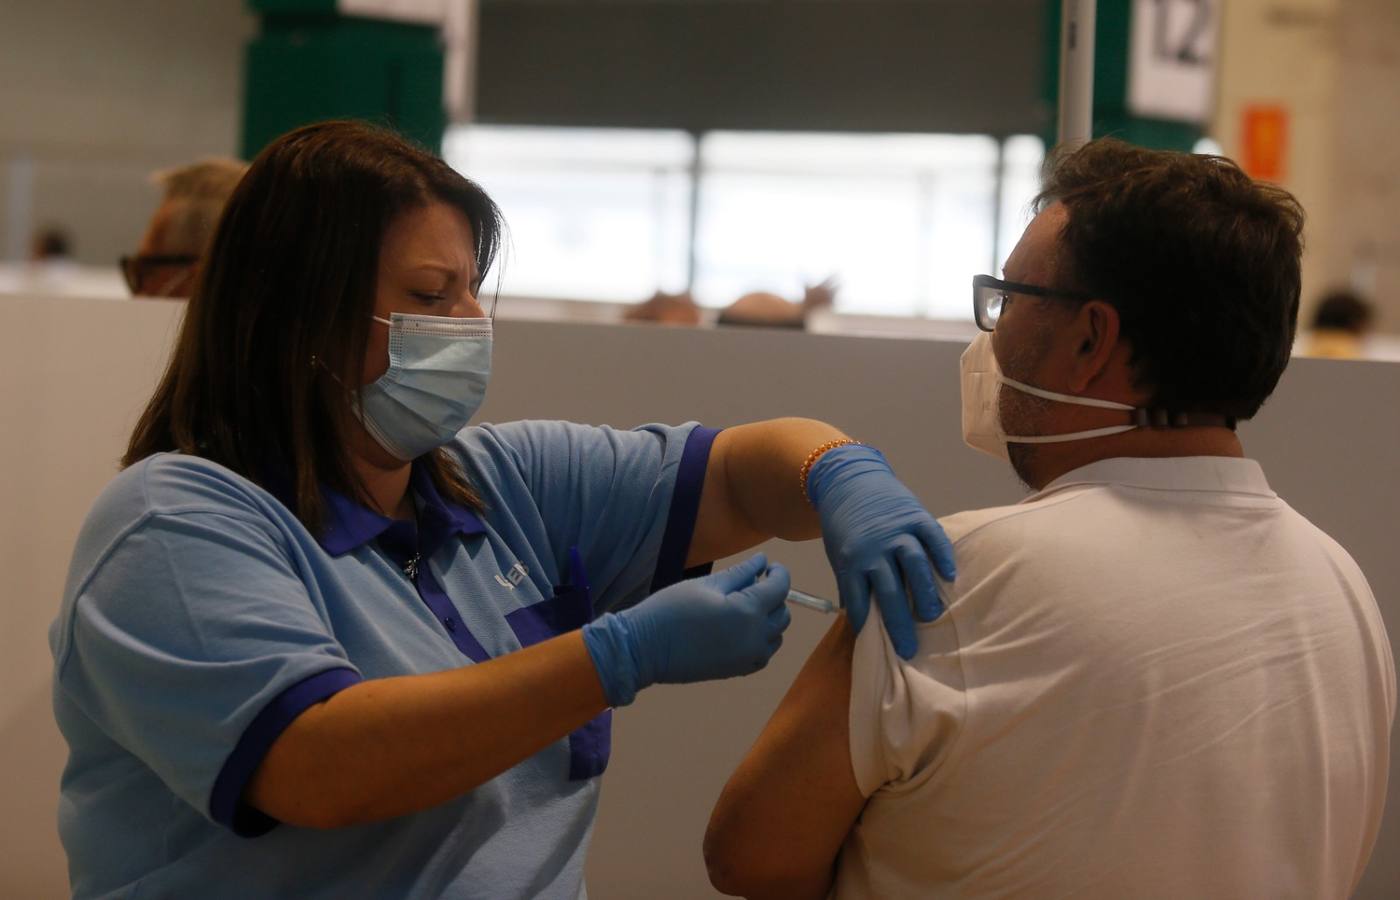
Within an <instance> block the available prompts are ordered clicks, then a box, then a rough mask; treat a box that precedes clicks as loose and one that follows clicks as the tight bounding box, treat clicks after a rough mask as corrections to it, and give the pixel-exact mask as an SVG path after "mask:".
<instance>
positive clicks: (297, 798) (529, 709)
mask: <svg viewBox="0 0 1400 900" xmlns="http://www.w3.org/2000/svg"><path fill="white" fill-rule="evenodd" d="M606 707H607V700H606V699H605V697H604V696H603V688H602V684H601V683H600V682H599V680H598V675H597V671H596V670H595V668H594V666H593V661H592V659H591V658H590V657H589V654H588V649H587V648H586V647H585V646H584V642H583V636H582V633H581V632H573V633H571V634H567V635H563V636H561V637H557V638H554V639H552V640H549V641H545V642H543V643H540V644H536V645H535V646H533V647H529V648H527V649H525V650H521V651H518V652H516V653H511V654H508V655H506V656H503V657H500V658H498V659H493V660H491V661H489V662H486V663H482V664H480V665H475V666H467V667H464V668H460V669H452V670H449V671H445V672H437V673H433V674H430V675H411V676H403V677H398V678H382V679H375V680H371V681H365V682H361V683H360V684H357V685H355V686H353V687H350V688H347V689H346V690H344V691H341V692H340V693H338V694H336V695H335V696H333V697H331V698H330V699H329V700H327V701H326V702H325V703H321V704H318V705H316V706H313V707H311V708H310V709H308V710H306V712H304V713H302V715H301V716H299V717H298V718H297V719H296V721H294V722H293V723H292V724H291V725H290V726H289V727H288V728H287V730H286V731H285V732H283V734H282V736H281V737H280V738H278V740H277V742H276V743H274V744H273V746H272V748H271V749H270V750H269V751H268V753H267V756H266V757H264V759H263V762H262V765H261V767H260V768H259V769H258V771H257V773H256V774H255V775H254V777H253V780H252V781H251V783H250V784H249V786H248V790H247V799H248V800H249V802H251V803H252V805H254V806H255V807H257V808H258V809H261V810H262V811H264V812H266V813H267V814H268V815H271V816H273V817H274V818H277V819H279V820H281V821H284V822H289V823H292V824H297V825H307V826H311V827H338V826H343V825H352V824H356V823H360V822H369V821H376V820H379V819H386V818H390V817H393V816H398V815H403V814H405V813H409V812H415V811H417V810H421V809H426V808H428V807H431V806H436V805H437V804H439V803H443V802H445V801H447V800H450V799H451V798H453V797H456V796H458V795H460V794H463V793H465V792H467V791H469V790H471V789H472V788H475V787H477V786H479V785H481V784H483V783H485V782H486V781H489V780H490V779H491V778H493V777H495V776H496V775H499V774H500V773H502V772H504V771H505V770H507V769H509V768H510V767H511V766H514V765H515V764H517V763H519V762H521V761H523V760H525V759H527V758H528V757H530V756H532V755H534V754H535V753H537V752H539V751H540V750H541V749H543V748H544V747H546V746H548V745H549V744H551V743H553V742H554V741H556V740H558V739H559V738H561V737H563V736H564V735H566V734H568V733H569V732H571V731H573V730H574V729H576V728H578V727H579V726H581V725H583V724H584V723H585V722H587V721H588V720H590V719H592V718H593V717H594V716H596V715H598V714H599V713H600V712H602V711H603V709H605V708H606Z"/></svg>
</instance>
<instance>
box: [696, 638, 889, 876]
mask: <svg viewBox="0 0 1400 900" xmlns="http://www.w3.org/2000/svg"><path fill="white" fill-rule="evenodd" d="M854 645H855V635H854V634H853V632H852V631H851V628H850V626H849V624H848V623H847V621H846V617H845V616H844V615H842V616H840V617H838V618H837V620H836V624H835V625H833V626H832V628H831V630H830V631H828V632H827V635H826V637H825V638H823V639H822V641H821V643H820V644H819V645H818V646H817V648H816V649H815V650H814V651H813V652H812V655H811V656H810V657H809V658H808V660H807V663H806V665H805V666H803V669H802V671H801V673H800V674H799V675H798V676H797V680H796V681H794V682H793V684H792V687H791V688H790V689H789V690H788V692H787V695H786V696H785V697H784V698H783V701H782V703H781V704H779V706H778V709H777V711H775V712H774V713H773V717H772V718H771V719H770V720H769V722H768V725H767V726H766V727H765V728H764V729H763V733H762V734H761V735H759V738H758V741H757V742H756V743H755V744H754V746H753V748H752V749H751V750H750V751H749V753H748V755H747V756H746V757H745V758H744V760H743V762H741V763H740V765H739V768H738V769H737V770H736V771H735V772H734V774H733V776H731V778H730V779H729V783H728V784H727V785H726V786H725V788H724V791H723V792H722V793H721V795H720V798H719V801H718V803H717V804H716V806H715V810H714V812H713V814H712V815H711V817H710V827H709V830H708V832H707V833H706V835H705V860H706V865H707V866H708V867H709V870H710V880H711V881H712V882H713V883H714V885H715V887H717V888H718V889H719V890H721V891H724V892H726V893H736V894H740V893H741V894H743V895H744V896H746V897H751V898H756V897H765V896H775V897H777V896H781V897H804V896H814V897H821V896H824V895H825V893H826V891H827V889H828V887H829V886H830V883H831V877H832V869H833V866H834V863H835V861H836V857H837V854H838V853H839V852H840V850H841V845H842V844H843V843H844V842H845V839H846V834H847V833H848V832H849V831H850V829H851V826H852V825H853V824H854V823H855V821H856V819H857V818H858V817H859V815H860V811H861V809H862V807H863V806H864V805H865V798H864V796H862V794H861V791H860V789H859V787H858V786H857V784H856V778H855V774H854V772H853V771H852V768H851V754H850V740H849V725H848V706H849V698H850V685H851V655H852V650H853V648H854Z"/></svg>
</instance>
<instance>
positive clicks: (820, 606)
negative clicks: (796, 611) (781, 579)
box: [787, 590, 839, 613]
mask: <svg viewBox="0 0 1400 900" xmlns="http://www.w3.org/2000/svg"><path fill="white" fill-rule="evenodd" d="M787 602H789V603H795V604H797V605H798V606H803V607H806V608H807V609H812V610H816V611H817V612H819V613H834V612H836V610H837V609H838V608H839V607H837V605H836V604H835V603H832V602H831V601H830V600H823V599H822V598H821V597H813V596H812V595H811V594H808V593H805V592H803V591H798V590H789V591H788V595H787Z"/></svg>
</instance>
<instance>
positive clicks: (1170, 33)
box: [1128, 0, 1224, 123]
mask: <svg viewBox="0 0 1400 900" xmlns="http://www.w3.org/2000/svg"><path fill="white" fill-rule="evenodd" d="M1223 7H1224V0H1133V13H1132V34H1131V38H1130V45H1129V53H1128V111H1129V112H1130V113H1132V114H1133V115H1135V116H1143V117H1144V118H1149V119H1168V120H1171V121H1177V122H1197V123H1204V122H1206V121H1207V120H1208V119H1209V118H1210V114H1211V110H1212V108H1213V106H1214V101H1215V57H1216V47H1217V40H1218V36H1219V33H1220V17H1221V14H1222V12H1223Z"/></svg>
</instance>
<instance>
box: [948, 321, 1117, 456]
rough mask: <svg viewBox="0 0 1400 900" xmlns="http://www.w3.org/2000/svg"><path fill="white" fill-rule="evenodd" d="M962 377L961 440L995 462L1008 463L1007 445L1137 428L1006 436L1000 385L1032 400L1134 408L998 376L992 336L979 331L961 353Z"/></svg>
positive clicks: (1056, 440) (1075, 437)
mask: <svg viewBox="0 0 1400 900" xmlns="http://www.w3.org/2000/svg"><path fill="white" fill-rule="evenodd" d="M959 366H960V369H961V377H962V429H963V440H964V441H966V442H967V445H968V446H969V447H971V448H972V449H974V450H981V451H982V452H983V453H990V454H991V455H992V456H995V457H996V458H997V459H1002V460H1006V461H1008V462H1009V461H1010V454H1008V453H1007V450H1006V445H1007V444H1057V443H1060V442H1062V441H1082V440H1086V439H1088V438H1096V437H1106V436H1107V435H1110V434H1122V433H1123V432H1125V431H1132V430H1133V429H1134V428H1138V427H1139V426H1138V425H1136V424H1132V425H1110V426H1108V427H1107V428H1094V429H1091V430H1089V431H1073V432H1070V433H1068V434H1037V435H1025V436H1013V435H1008V434H1006V432H1004V431H1002V428H1001V414H1000V406H999V403H998V396H999V394H1000V389H1001V386H1002V385H1003V384H1004V385H1006V386H1007V387H1010V388H1014V389H1015V390H1018V391H1021V392H1022V393H1025V394H1030V395H1031V396H1033V397H1043V398H1044V399H1046V400H1057V401H1059V402H1060V403H1073V404H1075V405H1076V406H1093V407H1096V408H1098V409H1121V410H1126V411H1129V412H1131V411H1133V410H1135V409H1136V407H1134V406H1130V405H1128V404H1126V403H1114V402H1113V401H1112V400H1095V399H1094V398H1092V397H1076V396H1074V395H1072V394H1059V393H1056V392H1054V391H1047V390H1044V389H1042V388H1038V387H1032V386H1031V385H1029V384H1023V383H1022V382H1019V381H1016V380H1015V379H1012V378H1007V377H1006V376H1005V375H1003V374H1002V373H1001V367H1000V366H999V365H998V364H997V357H996V354H995V353H993V352H992V335H991V333H990V332H986V331H984V332H982V333H981V334H979V335H977V337H976V338H974V339H973V341H972V343H971V344H969V345H968V347H967V349H966V350H964V351H963V355H962V360H961V361H960V363H959Z"/></svg>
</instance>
